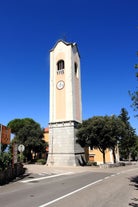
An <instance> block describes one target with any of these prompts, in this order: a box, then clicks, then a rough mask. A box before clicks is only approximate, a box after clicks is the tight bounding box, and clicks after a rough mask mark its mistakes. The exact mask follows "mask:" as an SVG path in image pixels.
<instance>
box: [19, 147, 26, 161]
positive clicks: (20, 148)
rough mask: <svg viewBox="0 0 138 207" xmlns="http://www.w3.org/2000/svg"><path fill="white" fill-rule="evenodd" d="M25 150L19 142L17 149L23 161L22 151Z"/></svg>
mask: <svg viewBox="0 0 138 207" xmlns="http://www.w3.org/2000/svg"><path fill="white" fill-rule="evenodd" d="M24 150H25V146H24V145H23V144H20V145H19V146H18V151H19V152H20V161H21V162H22V161H23V156H22V155H23V151H24Z"/></svg>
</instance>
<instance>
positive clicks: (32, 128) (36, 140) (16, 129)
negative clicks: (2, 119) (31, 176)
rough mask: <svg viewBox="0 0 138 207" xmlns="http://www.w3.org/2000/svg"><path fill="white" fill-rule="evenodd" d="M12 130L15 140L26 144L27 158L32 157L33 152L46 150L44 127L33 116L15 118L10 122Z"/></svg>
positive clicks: (25, 153)
mask: <svg viewBox="0 0 138 207" xmlns="http://www.w3.org/2000/svg"><path fill="white" fill-rule="evenodd" d="M8 127H10V128H11V132H12V133H14V135H15V137H14V142H16V143H17V144H23V145H25V151H24V155H25V156H26V157H27V160H28V161H29V160H31V159H32V152H33V153H34V154H36V153H42V152H45V149H46V145H47V143H45V141H44V140H42V138H43V129H41V127H40V125H39V124H38V123H37V122H35V121H34V120H33V119H31V118H24V119H14V120H12V121H10V122H9V123H8Z"/></svg>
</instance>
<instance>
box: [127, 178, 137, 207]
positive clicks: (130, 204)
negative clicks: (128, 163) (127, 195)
mask: <svg viewBox="0 0 138 207" xmlns="http://www.w3.org/2000/svg"><path fill="white" fill-rule="evenodd" d="M130 182H131V184H130V185H132V186H134V188H135V189H134V190H138V176H135V177H132V178H130ZM131 200H132V203H129V206H133V207H138V198H132V199H131Z"/></svg>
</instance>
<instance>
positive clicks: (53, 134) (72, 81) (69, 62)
mask: <svg viewBox="0 0 138 207" xmlns="http://www.w3.org/2000/svg"><path fill="white" fill-rule="evenodd" d="M49 113H50V120H49V156H48V164H52V165H55V166H63V165H64V166H76V165H79V164H80V163H81V162H82V159H83V157H84V149H83V148H81V147H80V145H79V144H77V143H76V136H75V134H76V131H77V126H78V123H81V122H82V102H81V73H80V56H79V51H78V48H77V44H76V43H67V42H65V41H63V40H59V41H58V42H57V43H56V44H55V46H54V47H53V48H52V49H51V51H50V112H49Z"/></svg>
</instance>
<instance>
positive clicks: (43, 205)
mask: <svg viewBox="0 0 138 207" xmlns="http://www.w3.org/2000/svg"><path fill="white" fill-rule="evenodd" d="M101 181H103V179H100V180H97V181H95V182H93V183H90V184H88V185H85V186H84V187H82V188H79V189H77V190H74V191H72V192H70V193H68V194H66V195H64V196H61V197H59V198H57V199H55V200H52V201H50V202H48V203H44V204H42V205H41V206H38V207H45V206H48V205H50V204H52V203H55V202H57V201H59V200H62V199H63V198H66V197H68V196H70V195H73V194H75V193H77V192H79V191H81V190H84V189H85V188H88V187H90V186H92V185H94V184H96V183H99V182H101Z"/></svg>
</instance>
